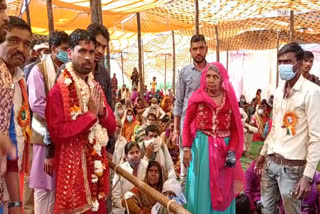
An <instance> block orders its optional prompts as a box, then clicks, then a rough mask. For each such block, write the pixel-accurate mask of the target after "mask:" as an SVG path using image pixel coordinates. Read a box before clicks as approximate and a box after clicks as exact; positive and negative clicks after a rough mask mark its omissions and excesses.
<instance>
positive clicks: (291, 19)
mask: <svg viewBox="0 0 320 214" xmlns="http://www.w3.org/2000/svg"><path fill="white" fill-rule="evenodd" d="M290 42H294V14H293V10H291V11H290Z"/></svg>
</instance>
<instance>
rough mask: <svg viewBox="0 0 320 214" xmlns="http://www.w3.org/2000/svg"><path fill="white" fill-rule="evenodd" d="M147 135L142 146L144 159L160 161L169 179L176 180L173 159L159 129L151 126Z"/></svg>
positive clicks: (148, 127)
mask: <svg viewBox="0 0 320 214" xmlns="http://www.w3.org/2000/svg"><path fill="white" fill-rule="evenodd" d="M145 133H146V137H145V140H144V142H143V143H142V144H141V146H140V147H141V156H142V157H143V159H144V160H146V161H150V160H155V161H158V162H159V163H160V164H161V166H162V167H163V168H164V169H165V172H166V175H167V176H168V179H170V178H173V179H176V172H175V170H174V167H173V162H172V158H171V155H170V153H169V150H168V147H167V145H166V144H165V142H163V141H162V140H161V138H160V136H159V128H158V127H157V126H155V125H149V126H147V128H146V132H145Z"/></svg>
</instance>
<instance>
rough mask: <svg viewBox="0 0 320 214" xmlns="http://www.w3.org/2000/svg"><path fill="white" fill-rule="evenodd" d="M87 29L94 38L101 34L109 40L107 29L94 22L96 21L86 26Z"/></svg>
mask: <svg viewBox="0 0 320 214" xmlns="http://www.w3.org/2000/svg"><path fill="white" fill-rule="evenodd" d="M87 31H88V32H89V34H90V35H91V36H93V37H94V38H96V37H97V36H98V35H99V34H101V35H102V36H103V37H104V38H105V39H107V41H108V42H109V41H110V35H109V32H108V29H107V28H106V27H105V26H103V25H101V24H96V23H94V24H91V25H89V26H88V28H87Z"/></svg>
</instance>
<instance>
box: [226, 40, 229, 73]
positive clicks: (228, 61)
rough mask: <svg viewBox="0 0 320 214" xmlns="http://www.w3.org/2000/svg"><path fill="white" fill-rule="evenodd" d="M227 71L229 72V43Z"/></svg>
mask: <svg viewBox="0 0 320 214" xmlns="http://www.w3.org/2000/svg"><path fill="white" fill-rule="evenodd" d="M226 64H227V65H226V66H227V72H229V45H228V49H227V63H226Z"/></svg>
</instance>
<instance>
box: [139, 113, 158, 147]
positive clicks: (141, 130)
mask: <svg viewBox="0 0 320 214" xmlns="http://www.w3.org/2000/svg"><path fill="white" fill-rule="evenodd" d="M150 125H157V117H156V115H155V114H154V113H149V114H148V116H147V122H146V123H145V124H143V125H142V126H139V127H138V128H136V130H135V131H134V139H135V141H136V142H137V143H139V144H140V143H142V142H143V140H144V138H145V136H146V133H145V132H146V128H147V127H148V126H150Z"/></svg>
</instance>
